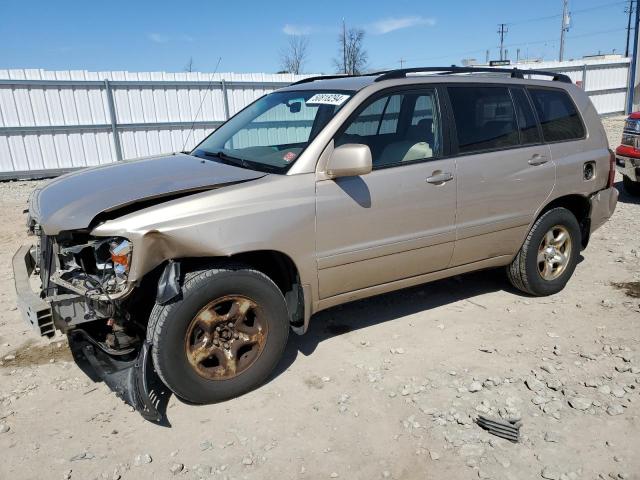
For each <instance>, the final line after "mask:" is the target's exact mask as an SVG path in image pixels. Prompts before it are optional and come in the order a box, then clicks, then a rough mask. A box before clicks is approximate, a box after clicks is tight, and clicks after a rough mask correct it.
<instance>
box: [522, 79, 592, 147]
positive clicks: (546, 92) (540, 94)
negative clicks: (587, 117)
mask: <svg viewBox="0 0 640 480" xmlns="http://www.w3.org/2000/svg"><path fill="white" fill-rule="evenodd" d="M527 90H528V91H529V94H530V95H531V99H532V100H533V105H534V107H535V109H536V112H537V113H538V119H539V120H540V125H541V126H542V136H543V137H544V140H545V142H563V141H568V140H578V139H580V138H584V136H585V129H584V124H583V123H582V119H581V118H580V114H579V113H578V110H577V109H576V106H575V104H574V103H573V101H572V100H571V98H570V97H569V94H568V93H567V92H565V91H564V90H556V89H547V88H528V89H527Z"/></svg>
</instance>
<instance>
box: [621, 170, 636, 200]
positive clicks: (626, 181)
mask: <svg viewBox="0 0 640 480" xmlns="http://www.w3.org/2000/svg"><path fill="white" fill-rule="evenodd" d="M622 185H624V191H625V192H627V193H628V194H629V195H632V196H634V197H640V182H634V181H633V180H631V179H630V178H629V177H628V176H626V175H624V176H623V177H622Z"/></svg>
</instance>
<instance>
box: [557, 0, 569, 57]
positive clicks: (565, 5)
mask: <svg viewBox="0 0 640 480" xmlns="http://www.w3.org/2000/svg"><path fill="white" fill-rule="evenodd" d="M568 31H569V0H562V24H561V25H560V55H559V56H558V60H559V61H562V59H563V58H564V34H565V33H567V32H568Z"/></svg>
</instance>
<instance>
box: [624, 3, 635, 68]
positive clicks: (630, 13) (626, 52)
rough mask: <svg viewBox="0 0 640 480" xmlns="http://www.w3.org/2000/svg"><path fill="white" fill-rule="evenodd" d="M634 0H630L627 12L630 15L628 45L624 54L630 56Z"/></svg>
mask: <svg viewBox="0 0 640 480" xmlns="http://www.w3.org/2000/svg"><path fill="white" fill-rule="evenodd" d="M634 11H635V10H634V9H633V0H629V5H628V6H627V8H626V10H625V13H627V14H628V15H629V17H628V18H627V46H626V48H625V49H624V56H625V57H627V58H629V41H630V39H631V16H632V15H633V12H634Z"/></svg>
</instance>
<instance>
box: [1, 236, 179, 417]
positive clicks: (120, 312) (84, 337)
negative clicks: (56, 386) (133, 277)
mask: <svg viewBox="0 0 640 480" xmlns="http://www.w3.org/2000/svg"><path fill="white" fill-rule="evenodd" d="M29 229H30V233H31V234H32V235H33V236H34V237H35V240H36V242H35V245H26V246H23V247H22V248H20V249H19V250H18V251H17V252H16V254H15V255H14V258H13V269H14V278H15V287H16V293H17V297H18V306H19V309H20V310H21V312H22V313H23V316H24V318H25V320H26V321H27V323H28V324H29V325H30V326H31V327H32V328H34V329H35V330H36V331H37V332H38V333H39V334H40V335H42V336H45V337H52V336H53V335H54V334H55V330H60V331H61V332H62V333H64V334H66V335H67V337H68V340H69V346H70V348H71V350H72V353H73V356H74V359H75V360H76V362H77V363H78V365H79V366H80V368H82V369H83V371H84V372H85V373H87V375H88V376H89V377H90V378H92V380H94V381H100V380H101V381H104V382H105V383H106V384H107V385H108V386H109V387H110V388H111V389H112V390H113V391H115V392H116V393H117V394H118V396H119V397H120V398H122V399H123V400H124V401H125V402H127V403H128V404H130V405H131V406H133V407H134V408H135V409H136V410H138V411H139V412H140V413H141V414H142V416H143V417H145V418H146V419H148V420H150V421H153V422H157V423H161V422H162V421H163V415H162V414H161V413H160V410H159V409H160V407H161V404H162V402H163V399H164V398H165V397H166V395H167V394H166V393H165V392H164V390H166V388H165V387H164V385H162V384H161V382H159V381H158V379H157V376H156V375H155V373H154V371H153V366H152V362H151V358H150V357H151V355H150V349H151V345H150V344H149V343H148V342H147V341H146V340H145V336H146V333H145V332H146V322H147V319H148V313H149V309H150V308H151V305H152V304H153V302H149V300H148V299H149V297H150V296H151V297H152V298H153V295H154V293H155V292H151V291H145V289H144V288H140V286H138V287H136V288H134V287H133V285H132V283H131V282H128V273H129V266H130V264H131V256H132V253H133V252H132V247H131V243H130V242H129V241H128V240H127V239H125V238H121V237H110V238H96V237H91V236H90V235H89V233H88V232H82V231H74V232H61V233H59V234H58V235H55V236H47V235H44V234H43V233H42V232H41V231H40V229H39V227H38V225H36V224H32V225H30V226H29ZM171 270H172V272H175V268H173V269H171ZM174 277H175V275H174ZM38 284H39V285H38ZM156 285H157V284H156Z"/></svg>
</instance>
